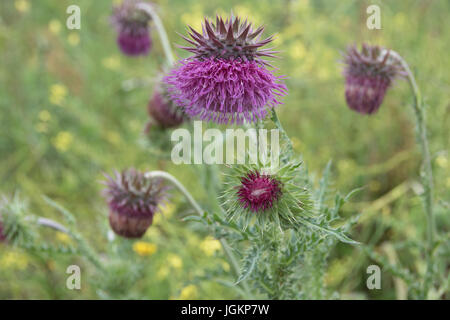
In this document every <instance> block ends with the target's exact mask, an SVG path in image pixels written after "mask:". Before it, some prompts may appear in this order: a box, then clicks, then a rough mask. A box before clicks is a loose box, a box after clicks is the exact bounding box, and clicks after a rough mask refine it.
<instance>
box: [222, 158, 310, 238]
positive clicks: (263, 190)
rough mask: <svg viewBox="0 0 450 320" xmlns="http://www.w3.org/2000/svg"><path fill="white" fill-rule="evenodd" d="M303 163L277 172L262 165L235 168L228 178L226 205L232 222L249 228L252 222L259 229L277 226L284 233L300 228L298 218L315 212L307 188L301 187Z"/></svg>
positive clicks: (289, 164)
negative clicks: (300, 176) (301, 167)
mask: <svg viewBox="0 0 450 320" xmlns="http://www.w3.org/2000/svg"><path fill="white" fill-rule="evenodd" d="M300 165H301V162H297V163H294V162H290V163H287V164H285V165H283V166H282V167H279V168H277V169H273V168H272V169H266V168H263V167H261V166H260V165H239V166H233V167H231V172H230V173H229V174H227V182H226V185H227V187H226V189H225V191H224V193H223V199H224V202H223V205H224V207H225V208H226V211H227V214H228V216H229V218H230V219H237V220H240V221H241V222H242V226H243V228H247V226H248V225H249V224H250V222H251V221H252V220H255V221H256V222H257V224H258V225H260V226H262V228H264V227H263V226H265V225H266V223H275V224H276V225H278V226H279V227H280V228H282V229H290V228H294V229H295V228H298V227H299V225H300V222H299V221H298V220H297V218H296V217H297V216H298V215H307V213H308V212H309V210H310V209H311V202H310V200H309V194H308V192H307V190H306V188H305V186H301V185H299V180H298V178H299V175H300Z"/></svg>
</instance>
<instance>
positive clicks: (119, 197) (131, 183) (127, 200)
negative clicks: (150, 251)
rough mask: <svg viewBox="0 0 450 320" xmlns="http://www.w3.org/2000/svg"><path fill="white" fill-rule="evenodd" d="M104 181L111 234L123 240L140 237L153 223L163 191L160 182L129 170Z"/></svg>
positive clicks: (165, 195) (163, 195)
mask: <svg viewBox="0 0 450 320" xmlns="http://www.w3.org/2000/svg"><path fill="white" fill-rule="evenodd" d="M106 178H107V180H106V181H105V182H104V184H105V185H106V189H105V190H104V195H105V196H106V198H107V201H108V205H109V209H110V213H109V223H110V225H111V228H112V229H113V230H114V232H115V233H117V234H118V235H120V236H122V237H126V238H140V237H142V236H143V235H144V233H145V231H146V230H147V229H148V227H149V226H150V225H151V224H152V222H153V216H154V215H155V213H156V212H157V211H158V207H159V205H160V204H161V202H162V201H164V200H165V199H166V198H167V188H166V187H165V186H164V185H163V184H162V182H161V181H160V180H155V179H151V180H150V179H147V178H145V176H144V174H143V173H142V172H139V171H137V170H135V169H133V168H130V169H126V170H123V171H122V172H121V173H119V172H117V171H116V172H115V173H114V177H111V176H108V175H106Z"/></svg>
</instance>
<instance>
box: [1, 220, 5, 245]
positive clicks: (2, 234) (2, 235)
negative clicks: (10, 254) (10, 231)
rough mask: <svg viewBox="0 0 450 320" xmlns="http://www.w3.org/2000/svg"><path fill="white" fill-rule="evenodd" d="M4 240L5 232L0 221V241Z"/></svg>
mask: <svg viewBox="0 0 450 320" xmlns="http://www.w3.org/2000/svg"><path fill="white" fill-rule="evenodd" d="M5 241H6V234H4V231H3V223H2V222H1V221H0V242H5Z"/></svg>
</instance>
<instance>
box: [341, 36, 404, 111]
mask: <svg viewBox="0 0 450 320" xmlns="http://www.w3.org/2000/svg"><path fill="white" fill-rule="evenodd" d="M344 63H345V65H346V66H345V69H344V76H345V81H346V88H345V98H346V100H347V104H348V106H349V107H350V109H352V110H355V111H357V112H359V113H362V114H372V113H374V112H376V111H377V110H378V109H379V107H380V106H381V104H382V102H383V99H384V96H385V94H386V91H387V90H388V89H389V87H390V86H391V85H392V83H393V80H394V79H395V78H397V77H398V76H403V75H404V71H403V68H402V66H401V64H400V62H399V61H398V60H397V59H395V57H394V56H392V55H390V52H389V50H386V49H383V48H380V47H377V46H369V45H366V44H363V46H362V49H361V51H358V49H357V48H356V47H355V46H352V47H349V49H348V50H347V53H346V54H345V57H344Z"/></svg>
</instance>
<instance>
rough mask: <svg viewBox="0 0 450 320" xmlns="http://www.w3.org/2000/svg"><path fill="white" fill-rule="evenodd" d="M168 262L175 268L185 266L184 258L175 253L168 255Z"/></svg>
mask: <svg viewBox="0 0 450 320" xmlns="http://www.w3.org/2000/svg"><path fill="white" fill-rule="evenodd" d="M167 262H168V263H169V265H170V266H171V267H173V268H175V269H181V267H183V260H181V258H180V257H179V256H177V255H176V254H173V253H171V254H169V255H168V256H167Z"/></svg>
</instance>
